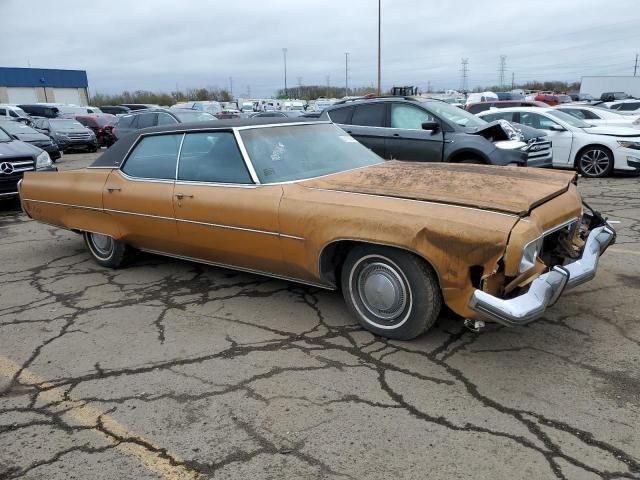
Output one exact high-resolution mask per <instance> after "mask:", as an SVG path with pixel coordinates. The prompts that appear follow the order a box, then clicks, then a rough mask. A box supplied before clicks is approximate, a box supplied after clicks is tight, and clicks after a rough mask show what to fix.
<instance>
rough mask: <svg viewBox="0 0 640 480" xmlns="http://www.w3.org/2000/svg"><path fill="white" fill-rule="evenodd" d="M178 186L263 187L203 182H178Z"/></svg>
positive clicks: (246, 184)
mask: <svg viewBox="0 0 640 480" xmlns="http://www.w3.org/2000/svg"><path fill="white" fill-rule="evenodd" d="M176 185H193V186H199V187H231V188H257V187H260V186H262V185H256V184H253V183H222V182H202V181H199V180H176Z"/></svg>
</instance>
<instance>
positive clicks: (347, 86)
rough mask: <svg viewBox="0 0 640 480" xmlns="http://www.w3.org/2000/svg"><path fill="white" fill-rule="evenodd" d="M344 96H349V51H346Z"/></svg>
mask: <svg viewBox="0 0 640 480" xmlns="http://www.w3.org/2000/svg"><path fill="white" fill-rule="evenodd" d="M344 96H345V97H348V96H349V52H344Z"/></svg>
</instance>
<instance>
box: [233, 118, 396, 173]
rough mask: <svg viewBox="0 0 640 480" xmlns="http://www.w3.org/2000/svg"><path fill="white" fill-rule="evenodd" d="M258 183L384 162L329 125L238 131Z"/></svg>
mask: <svg viewBox="0 0 640 480" xmlns="http://www.w3.org/2000/svg"><path fill="white" fill-rule="evenodd" d="M240 136H241V137H242V141H243V142H244V145H245V147H246V149H247V153H248V154H249V158H250V159H251V163H253V166H254V168H255V170H256V173H257V175H258V178H259V179H260V182H261V183H276V182H286V181H291V180H303V179H306V178H314V177H320V176H323V175H330V174H332V173H338V172H344V171H346V170H353V169H354V168H360V167H366V166H369V165H375V164H378V163H382V162H384V160H383V159H382V158H380V157H379V156H377V155H376V154H375V153H373V152H372V151H371V150H369V149H368V148H366V147H364V146H363V145H361V144H360V143H358V141H357V140H355V139H354V138H352V137H351V136H349V135H347V134H346V133H345V132H344V131H343V130H342V129H340V128H339V127H336V126H335V125H332V124H326V123H325V124H323V123H319V124H314V125H293V126H292V125H286V126H281V127H280V126H279V127H267V128H264V127H263V128H251V129H247V130H241V131H240Z"/></svg>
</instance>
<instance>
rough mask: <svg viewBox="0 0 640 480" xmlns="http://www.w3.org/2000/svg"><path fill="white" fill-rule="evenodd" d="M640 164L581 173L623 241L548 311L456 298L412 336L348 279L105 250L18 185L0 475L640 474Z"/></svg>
mask: <svg viewBox="0 0 640 480" xmlns="http://www.w3.org/2000/svg"><path fill="white" fill-rule="evenodd" d="M91 158H93V156H92V155H89V154H75V155H73V154H71V155H65V156H64V157H63V158H62V160H61V161H60V164H59V167H60V168H62V169H64V168H73V167H78V166H83V165H86V164H87V163H88V162H89V161H90V160H91ZM639 184H640V180H639V179H638V178H625V177H616V178H610V179H604V180H584V179H582V180H581V182H580V190H581V191H582V193H583V195H584V197H585V198H586V199H587V200H588V201H589V202H590V203H591V204H592V205H593V206H594V207H597V208H598V209H601V210H602V211H603V212H605V213H606V214H607V215H608V216H609V217H610V218H611V219H613V220H615V221H619V222H620V223H619V224H617V225H616V226H617V229H618V231H619V237H618V242H617V244H616V245H614V246H613V247H611V248H610V250H609V251H608V252H607V254H606V255H605V256H604V257H603V259H602V260H601V263H600V271H599V273H598V275H597V277H596V279H595V280H594V281H592V282H590V283H588V284H586V285H583V286H581V287H579V288H577V289H575V290H573V291H571V292H568V293H567V294H566V295H565V296H564V297H563V298H562V299H561V300H560V302H559V303H558V304H557V305H556V306H554V307H553V308H552V309H551V310H550V311H548V313H547V315H546V316H545V318H544V319H542V320H540V321H538V322H535V323H533V324H531V325H529V326H527V327H525V328H512V329H508V328H499V327H497V328H491V329H488V330H487V331H485V332H483V333H481V334H474V333H472V332H469V331H466V330H465V329H463V327H462V322H461V321H460V319H457V318H454V317H453V316H451V315H449V316H445V317H444V318H442V319H440V320H439V321H438V323H437V325H436V327H435V328H434V329H433V330H432V331H430V332H429V333H428V334H427V335H424V336H422V337H420V338H419V339H417V340H415V341H411V342H396V341H388V340H385V339H382V338H377V337H374V336H373V335H371V334H369V333H368V332H366V331H364V330H362V329H361V328H359V327H358V326H357V325H356V324H355V322H354V320H353V319H352V318H351V317H350V316H349V315H348V314H347V311H346V308H345V307H344V305H343V302H342V297H341V296H340V294H339V293H336V292H327V291H323V290H318V289H315V288H310V287H305V286H301V285H297V284H293V283H286V282H282V281H276V280H270V279H267V278H263V277H259V276H254V275H249V274H244V273H236V272H233V271H229V270H223V269H219V268H213V267H207V266H202V265H197V264H194V263H188V262H183V261H177V260H170V259H166V258H162V257H156V256H152V255H142V254H141V255H139V256H138V258H137V260H136V261H135V263H134V264H133V265H131V266H129V267H128V268H125V269H122V270H116V271H114V270H108V269H105V268H101V267H99V266H98V265H97V264H95V263H94V262H93V261H92V260H91V259H90V257H89V254H88V253H87V251H86V250H85V247H84V245H83V242H82V239H81V237H80V236H78V235H75V234H73V233H71V232H67V231H63V230H58V229H56V228H53V227H50V226H47V225H43V224H39V223H36V222H33V221H30V220H29V219H28V218H27V217H25V216H24V215H23V214H22V213H21V212H20V211H19V206H18V204H17V203H16V202H2V203H0V478H2V479H11V478H26V479H123V478H135V479H147V478H165V479H182V478H185V479H199V478H215V479H249V478H251V479H271V478H273V479H283V478H286V479H289V478H292V479H293V478H295V479H299V478H304V479H307V478H317V479H340V478H349V479H391V478H393V479H423V478H429V479H431V480H433V479H465V478H469V479H471V478H473V479H478V478H487V479H510V480H513V479H547V478H549V479H554V478H558V479H580V480H582V479H597V478H607V479H623V478H640V433H639V426H640V369H639V368H638V367H639V366H640V321H639V320H640V315H639V313H638V312H639V311H640V295H638V294H639V293H640V194H639V191H640V189H639Z"/></svg>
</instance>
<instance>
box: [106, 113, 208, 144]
mask: <svg viewBox="0 0 640 480" xmlns="http://www.w3.org/2000/svg"><path fill="white" fill-rule="evenodd" d="M215 120H217V118H216V117H214V116H213V115H211V114H210V113H208V112H201V111H200V110H192V109H190V108H171V109H164V108H153V109H145V110H139V111H136V112H131V113H130V114H129V115H123V116H122V117H120V119H119V120H118V123H116V125H115V127H114V128H113V136H114V137H115V139H116V140H117V139H119V138H122V137H124V136H125V135H127V134H129V133H131V132H135V131H136V130H140V129H142V128H148V127H157V126H161V125H175V124H176V123H190V122H208V121H215Z"/></svg>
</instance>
